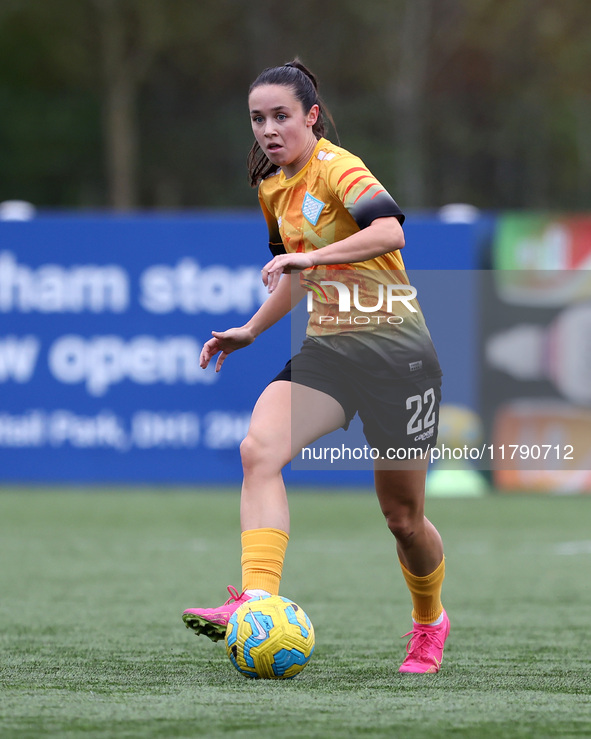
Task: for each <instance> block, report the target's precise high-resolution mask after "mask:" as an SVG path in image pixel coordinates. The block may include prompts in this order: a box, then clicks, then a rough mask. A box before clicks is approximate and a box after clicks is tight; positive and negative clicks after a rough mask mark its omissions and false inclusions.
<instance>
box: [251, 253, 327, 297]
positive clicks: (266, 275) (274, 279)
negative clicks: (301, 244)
mask: <svg viewBox="0 0 591 739" xmlns="http://www.w3.org/2000/svg"><path fill="white" fill-rule="evenodd" d="M313 266H314V262H313V261H312V254H306V253H304V252H301V253H294V254H279V255H278V256H276V257H273V259H271V261H270V262H267V264H265V266H264V267H263V269H262V273H261V274H262V277H263V284H264V285H266V287H267V290H268V291H269V292H270V293H272V292H273V290H275V288H276V287H277V285H278V284H279V280H280V279H281V275H282V274H283V273H284V272H286V273H287V272H301V271H302V270H304V269H308V268H309V267H313Z"/></svg>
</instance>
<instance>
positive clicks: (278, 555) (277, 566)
mask: <svg viewBox="0 0 591 739" xmlns="http://www.w3.org/2000/svg"><path fill="white" fill-rule="evenodd" d="M288 540H289V536H288V535H287V534H286V533H285V531H280V530H279V529H250V530H249V531H243V532H242V590H243V591H244V590H266V591H267V592H268V593H271V595H278V594H279V583H280V582H281V573H282V571H283V560H284V559H285V550H286V549H287V542H288Z"/></svg>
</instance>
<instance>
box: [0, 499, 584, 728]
mask: <svg viewBox="0 0 591 739" xmlns="http://www.w3.org/2000/svg"><path fill="white" fill-rule="evenodd" d="M291 506H292V536H291V541H290V545H289V548H288V558H287V562H286V567H285V572H284V579H283V585H282V593H283V594H284V595H287V596H289V597H290V598H293V599H294V600H295V601H296V602H297V603H299V604H300V605H301V606H302V607H304V608H305V610H306V611H307V613H308V614H309V616H310V618H311V619H312V621H313V623H314V626H315V629H316V652H315V655H314V657H313V659H312V661H311V663H310V665H309V666H308V667H307V668H306V670H305V671H304V672H303V673H302V674H301V675H300V676H298V677H297V678H295V679H294V680H292V681H286V682H274V681H271V682H265V681H252V680H248V679H246V678H244V677H242V676H241V675H239V674H238V673H237V672H235V671H234V669H233V668H232V666H231V665H230V663H229V661H228V660H227V658H226V656H225V651H224V647H223V642H221V643H219V644H213V643H212V642H210V641H208V640H206V639H203V638H199V639H197V638H196V637H195V636H194V635H193V634H192V633H191V632H190V631H188V630H186V629H185V628H184V625H183V623H182V621H181V612H182V610H183V609H184V608H186V607H189V606H191V605H198V604H205V605H210V604H211V605H215V604H218V603H220V602H221V601H222V600H223V599H225V586H226V585H227V584H235V585H237V586H239V585H240V582H239V556H240V550H239V535H238V496H237V494H236V493H235V492H231V491H225V490H219V491H215V490H209V491H189V490H186V491H182V490H176V491H161V490H160V491H157V490H139V489H138V490H108V491H98V490H97V491H92V492H88V491H82V490H70V491H59V490H25V489H23V490H7V489H5V490H4V491H3V492H1V493H0V541H1V545H0V547H1V570H0V583H1V587H0V639H1V649H2V651H1V658H0V674H1V680H0V736H1V737H3V738H7V739H10V738H11V737H31V738H33V737H35V739H38V738H39V737H60V738H61V737H64V739H74V738H75V737H97V738H99V737H100V738H101V739H102V738H105V739H106V738H111V737H115V738H118V737H142V738H144V739H146V738H147V739H150V738H152V737H154V738H155V737H205V738H207V739H210V738H211V739H215V737H237V738H238V737H239V738H244V739H288V738H292V737H293V738H294V739H304V738H305V737H319V738H321V739H330V738H332V737H339V738H347V737H410V738H414V737H417V738H419V737H420V738H422V737H428V738H429V739H435V738H436V737H467V738H469V739H488V738H492V737H494V738H495V739H497V738H502V739H505V738H507V737H509V738H512V737H536V739H540V738H544V737H591V676H590V673H591V670H590V667H591V627H590V624H591V617H590V614H591V527H590V525H589V522H590V521H591V496H587V497H584V496H581V497H535V496H531V497H527V496H521V497H519V496H490V497H488V498H482V499H472V500H460V499H457V500H453V499H452V500H441V499H433V500H430V501H428V511H427V513H428V515H429V516H430V518H431V519H432V520H433V521H434V522H435V523H436V525H437V526H438V528H439V529H440V531H441V533H442V535H443V537H444V541H445V546H446V556H447V578H446V582H445V588H444V602H445V605H446V608H447V610H448V613H449V615H450V618H451V623H452V630H451V634H450V638H449V640H448V646H447V649H446V652H445V658H444V662H443V667H442V669H441V672H440V673H439V674H437V675H405V676H403V675H399V674H398V672H397V670H398V666H399V664H400V662H401V661H402V658H403V655H404V647H405V644H406V639H401V638H400V636H401V635H402V634H404V633H405V632H406V631H408V630H409V628H410V604H409V598H408V595H407V592H406V589H405V586H404V584H403V580H402V577H401V574H400V572H399V569H398V565H397V561H396V557H395V550H394V546H393V539H392V537H391V535H390V534H389V533H388V531H387V530H386V527H385V525H384V524H383V521H382V519H381V514H380V513H379V509H378V505H377V502H376V500H375V498H374V496H373V495H371V494H369V491H366V492H365V493H360V492H347V491H345V492H338V491H335V492H324V493H320V492H318V493H314V492H312V491H303V490H295V491H293V493H292V495H291Z"/></svg>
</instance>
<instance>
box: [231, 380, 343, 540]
mask: <svg viewBox="0 0 591 739" xmlns="http://www.w3.org/2000/svg"><path fill="white" fill-rule="evenodd" d="M344 423H345V414H344V411H343V409H342V407H341V406H340V404H339V403H338V402H337V401H336V400H335V399H334V398H332V397H331V396H329V395H327V394H326V393H323V392H320V391H319V390H314V389H312V388H309V387H306V386H304V385H299V384H298V383H294V382H287V381H285V380H278V381H277V382H272V383H271V384H270V385H269V386H268V387H267V388H266V389H265V390H264V392H263V393H262V395H261V397H260V398H259V400H258V402H257V404H256V405H255V408H254V411H253V413H252V418H251V422H250V428H249V431H248V434H247V436H246V438H245V439H244V441H243V442H242V445H241V447H240V452H241V455H242V465H243V469H244V481H243V484H242V497H241V507H240V520H241V525H242V530H243V531H246V530H249V529H257V528H263V527H270V528H276V529H281V530H282V531H285V532H286V533H289V507H288V503H287V496H286V493H285V485H284V483H283V477H282V474H281V470H282V469H283V467H284V466H285V465H286V464H287V463H288V462H289V461H290V460H292V459H293V458H294V457H295V456H296V455H298V454H299V453H300V451H301V450H302V449H303V448H304V447H306V446H308V444H311V443H312V442H314V441H316V439H319V438H320V437H321V436H324V435H325V434H328V433H330V432H331V431H334V430H335V429H338V428H340V427H341V426H342V425H343V424H344Z"/></svg>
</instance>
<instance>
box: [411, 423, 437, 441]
mask: <svg viewBox="0 0 591 739" xmlns="http://www.w3.org/2000/svg"><path fill="white" fill-rule="evenodd" d="M434 433H435V427H434V426H431V428H430V429H427V431H423V433H422V434H418V435H417V436H415V438H414V440H415V441H425V439H430V438H431V437H432V436H433V434H434Z"/></svg>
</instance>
